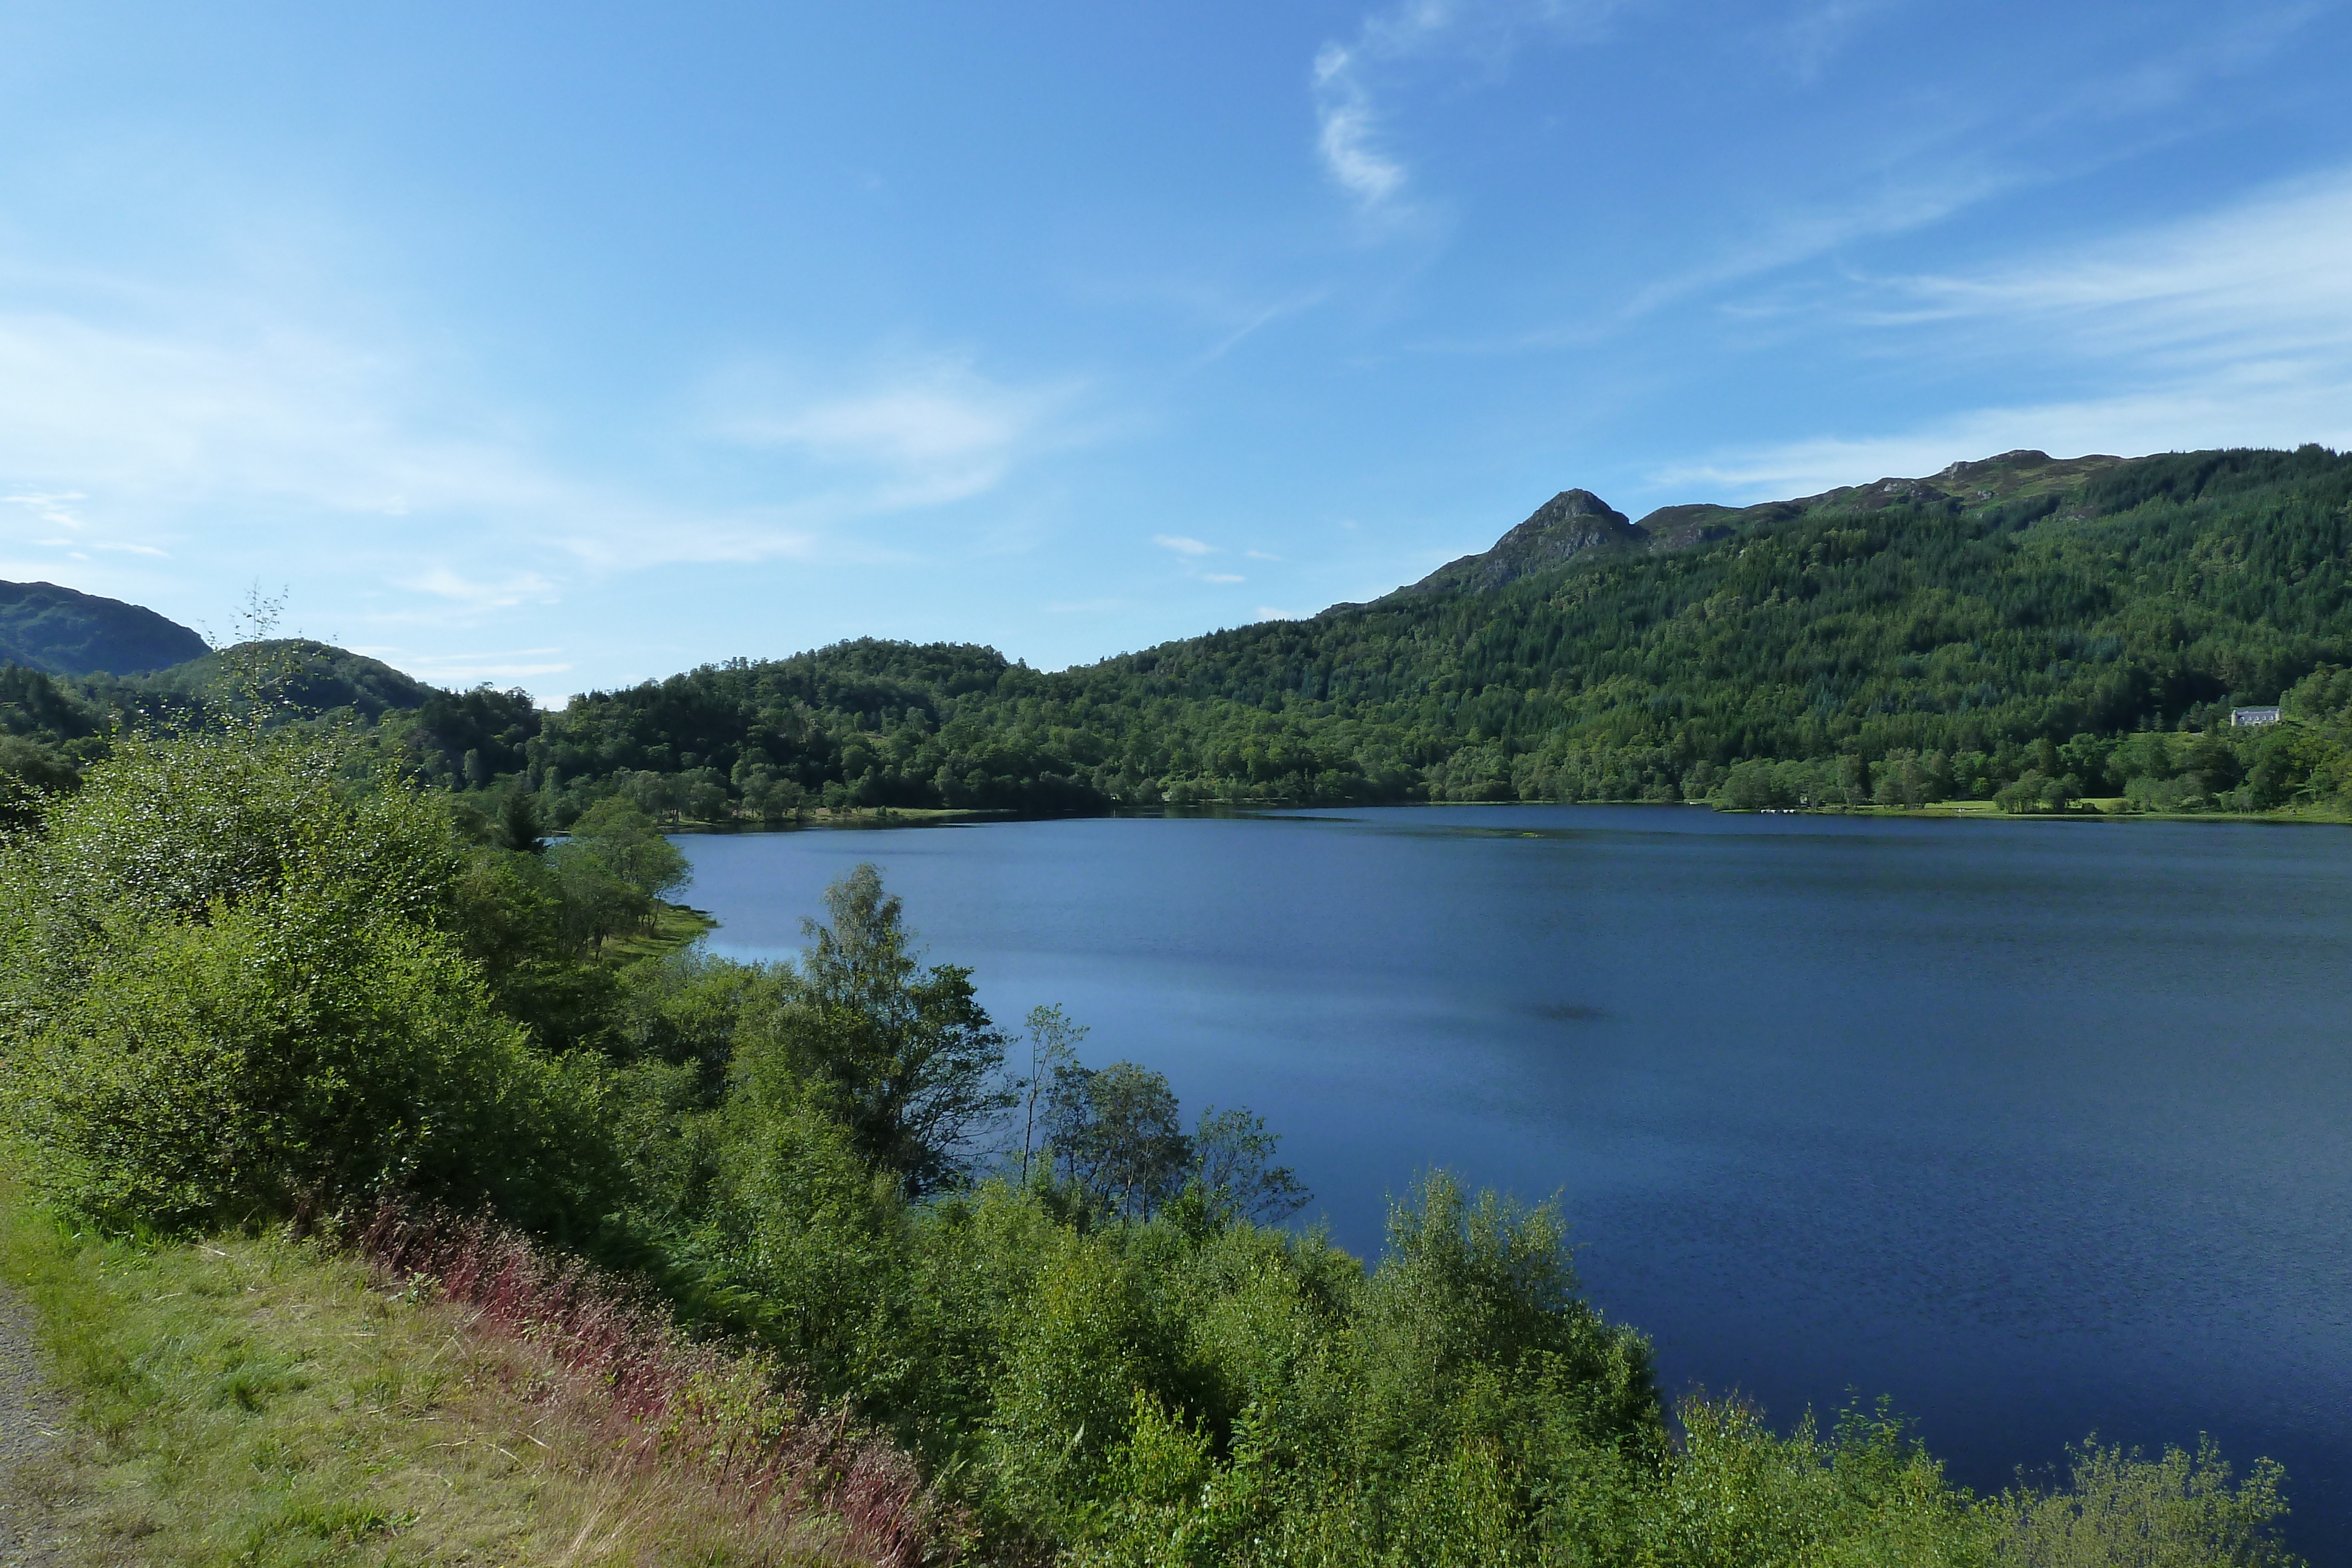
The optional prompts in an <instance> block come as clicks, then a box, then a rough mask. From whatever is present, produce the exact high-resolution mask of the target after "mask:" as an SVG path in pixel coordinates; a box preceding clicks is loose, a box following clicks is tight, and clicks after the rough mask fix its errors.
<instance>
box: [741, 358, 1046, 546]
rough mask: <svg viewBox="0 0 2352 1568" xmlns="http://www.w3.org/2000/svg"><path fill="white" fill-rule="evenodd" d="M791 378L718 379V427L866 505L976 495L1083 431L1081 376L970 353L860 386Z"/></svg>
mask: <svg viewBox="0 0 2352 1568" xmlns="http://www.w3.org/2000/svg"><path fill="white" fill-rule="evenodd" d="M784 380H785V378H783V377H781V376H778V375H776V374H775V373H773V372H772V371H759V370H741V369H739V370H736V371H730V372H728V373H726V374H724V375H722V376H721V377H719V378H718V382H717V384H716V385H715V386H714V388H713V390H712V392H711V401H712V402H713V403H714V405H715V409H716V412H715V413H713V414H712V416H711V418H710V421H709V430H710V432H711V434H713V435H715V436H717V437H718V438H719V439H720V440H722V441H726V442H730V443H732V444H738V445H741V446H746V447H751V448H758V449H765V450H768V451H772V452H777V453H782V454H788V455H792V456H793V457H795V458H798V459H799V460H801V461H802V462H803V463H805V464H807V465H810V466H811V467H812V468H813V469H814V470H817V471H818V472H819V473H820V474H822V475H824V476H825V477H826V478H828V479H830V480H833V481H834V482H835V484H834V488H833V491H832V494H833V496H834V498H835V504H836V505H840V506H843V507H847V508H849V509H851V510H856V511H891V510H900V509H906V508H910V507H930V506H942V505H947V504H949V503H951V502H955V501H961V500H966V499H969V498H971V497H974V496H979V495H982V494H983V493H985V492H987V491H990V490H992V489H994V488H995V487H996V486H998V485H1000V484H1001V483H1003V480H1004V479H1005V478H1006V476H1008V475H1009V474H1010V473H1011V472H1012V470H1013V468H1014V466H1015V465H1018V464H1020V463H1021V462H1023V461H1025V460H1026V459H1028V458H1031V457H1034V456H1036V455H1040V454H1042V453H1044V452H1045V451H1049V450H1053V449H1055V448H1058V447H1062V446H1066V445H1069V444H1074V443H1075V442H1076V441H1079V440H1083V439H1084V436H1083V435H1082V434H1080V433H1078V432H1076V431H1074V430H1073V429H1072V428H1070V426H1069V424H1068V423H1067V422H1066V420H1065V419H1064V418H1063V415H1064V413H1065V411H1066V409H1067V408H1068V406H1069V404H1070V403H1071V402H1072V401H1073V399H1074V398H1075V397H1076V394H1077V392H1078V391H1079V389H1078V388H1077V387H1076V385H1075V384H1072V383H1061V384H1054V385H1044V386H1013V385H1008V384H1006V383H1004V382H998V381H994V380H992V379H991V378H989V377H987V376H984V375H982V374H981V373H980V372H979V371H976V370H974V369H973V368H972V367H971V364H969V363H968V362H965V361H933V362H930V363H922V364H917V365H914V366H911V367H908V368H904V369H900V370H898V371H895V372H891V373H886V374H884V375H881V376H877V377H875V378H873V379H872V380H871V381H870V382H869V383H868V384H867V385H866V386H864V387H861V388H859V389H857V390H856V391H849V392H842V391H827V392H814V393H812V392H804V391H798V390H795V389H792V388H790V387H788V386H786V385H783V384H782V382H784ZM844 476H846V485H845V486H843V485H842V484H841V482H840V481H842V479H843V478H844Z"/></svg>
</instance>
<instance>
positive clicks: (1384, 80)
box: [1308, 0, 1621, 220]
mask: <svg viewBox="0 0 2352 1568" xmlns="http://www.w3.org/2000/svg"><path fill="white" fill-rule="evenodd" d="M1620 3H1621V0H1500V3H1496V0H1402V3H1400V4H1397V5H1390V6H1387V7H1385V8H1383V9H1381V10H1378V11H1374V12H1371V13H1370V14H1368V15H1367V16H1365V17H1364V18H1363V20H1362V21H1361V22H1360V24H1359V25H1358V26H1357V29H1356V33H1355V36H1354V37H1351V38H1349V39H1347V40H1346V41H1344V42H1342V41H1339V40H1336V39H1335V40H1330V41H1327V42H1326V43H1325V44H1324V45H1323V46H1322V47H1320V48H1319V49H1318V50H1316V52H1315V60H1314V63H1313V65H1312V67H1311V68H1310V69H1309V71H1308V84H1309V90H1310V92H1311V95H1312V98H1313V101H1314V106H1315V151H1316V155H1317V156H1318V158H1319V159H1320V160H1321V162H1322V164H1323V169H1324V172H1325V173H1327V174H1328V175H1329V176H1330V178H1331V181H1332V183H1334V184H1336V185H1338V186H1339V188H1340V189H1341V190H1343V191H1345V192H1346V193H1348V194H1349V197H1350V198H1351V199H1352V200H1353V201H1354V203H1355V204H1356V208H1357V211H1358V212H1359V213H1360V214H1361V215H1363V216H1364V217H1366V218H1370V219H1383V220H1393V219H1400V218H1403V217H1405V216H1407V215H1408V214H1410V213H1411V211H1412V203H1411V201H1410V200H1409V194H1410V187H1411V184H1412V168H1411V166H1410V165H1409V164H1408V163H1407V162H1405V160H1404V157H1403V155H1402V153H1400V152H1396V151H1395V150H1394V147H1393V144H1392V140H1391V136H1390V134H1389V130H1388V120H1389V115H1388V113H1387V111H1386V110H1384V109H1383V107H1382V102H1381V99H1382V97H1383V95H1384V93H1385V92H1386V91H1387V90H1388V89H1390V88H1391V86H1392V85H1393V78H1394V77H1395V76H1396V74H1397V73H1398V72H1399V71H1400V70H1402V68H1405V67H1407V66H1409V65H1411V64H1412V62H1414V61H1416V60H1419V59H1422V58H1424V57H1430V56H1435V55H1451V56H1459V57H1470V58H1473V59H1478V60H1483V61H1485V62H1486V63H1487V64H1488V65H1489V66H1490V67H1491V66H1497V65H1499V64H1500V63H1501V62H1502V61H1504V60H1506V59H1507V58H1508V57H1509V56H1510V55H1511V54H1512V53H1513V52H1514V51H1515V50H1516V49H1517V47H1519V44H1520V42H1521V40H1522V39H1523V38H1525V37H1528V36H1529V35H1530V34H1549V35H1552V36H1554V37H1572V36H1575V35H1578V34H1580V33H1589V32H1590V31H1591V29H1592V28H1594V27H1595V26H1598V25H1599V24H1600V23H1601V22H1603V21H1605V20H1606V19H1607V17H1608V16H1610V14H1611V13H1612V12H1613V11H1615V10H1616V9H1617V8H1618V6H1619V5H1620Z"/></svg>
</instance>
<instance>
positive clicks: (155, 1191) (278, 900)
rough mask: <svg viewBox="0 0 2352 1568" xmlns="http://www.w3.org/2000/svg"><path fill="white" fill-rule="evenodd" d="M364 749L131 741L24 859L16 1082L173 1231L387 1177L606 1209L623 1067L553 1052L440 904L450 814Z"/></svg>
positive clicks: (91, 1197) (6, 978) (8, 1016)
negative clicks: (367, 783)
mask: <svg viewBox="0 0 2352 1568" xmlns="http://www.w3.org/2000/svg"><path fill="white" fill-rule="evenodd" d="M340 761H341V759H340V758H339V757H338V756H337V755H336V753H335V751H334V748H332V747H322V746H317V745H311V744H306V743H303V742H300V741H296V740H290V739H289V740H280V741H272V742H263V743H255V744H236V743H232V742H229V741H225V740H201V739H200V740H181V741H174V742H169V743H152V742H151V743H138V744H132V745H129V746H126V747H122V748H121V749H120V750H119V751H118V753H117V755H116V756H115V757H114V758H112V759H110V760H109V761H107V762H105V763H103V764H100V765H99V766H98V767H96V768H93V769H92V771H91V774H90V777H89V782H88V784H87V786H86V787H85V788H84V789H83V790H82V791H81V792H80V793H79V794H78V795H76V796H74V797H72V798H70V799H69V800H64V801H62V802H60V803H59V804H58V806H56V807H55V808H54V809H53V810H51V811H50V812H49V813H48V816H47V827H46V831H44V832H42V833H40V834H38V835H37V836H35V837H32V838H29V839H27V840H26V841H22V842H20V843H19V844H18V845H16V847H15V848H13V849H12V850H10V851H9V852H7V854H6V855H5V859H0V889H5V893H6V894H7V900H6V909H5V915H0V951H4V952H5V967H0V1030H5V1036H0V1038H5V1048H0V1049H5V1072H4V1073H0V1089H5V1110H6V1113H7V1117H8V1120H9V1122H10V1123H11V1124H13V1125H14V1126H15V1127H16V1129H17V1131H18V1132H19V1133H20V1134H22V1135H23V1136H24V1137H25V1138H26V1140H27V1141H28V1143H29V1145H30V1146H31V1148H32V1150H33V1160H34V1165H35V1169H36V1172H37V1177H38V1179H39V1181H40V1183H41V1185H42V1186H43V1187H44V1188H45V1189H46V1190H47V1192H48V1193H49V1194H50V1195H51V1196H52V1197H56V1198H58V1199H59V1200H61V1201H63V1202H65V1203H67V1204H68V1205H70V1206H71V1207H75V1208H78V1209H79V1210H81V1211H83V1212H85V1213H88V1214H89V1215H91V1216H92V1217H93V1218H99V1219H100V1220H102V1221H104V1222H106V1223H109V1224H112V1225H118V1226H136V1225H152V1226H158V1227H164V1228H180V1227H186V1226H194V1225H203V1224H218V1223H225V1222H237V1221H245V1220H251V1219H257V1218H269V1217H273V1216H278V1215H283V1214H286V1213H288V1212H289V1211H290V1210H291V1209H293V1208H294V1207H296V1206H298V1205H315V1206H319V1207H324V1208H327V1209H335V1208H339V1207H344V1206H346V1205H348V1204H351V1203H352V1202H354V1201H358V1200H360V1199H362V1197H366V1196H368V1195H370V1194H373V1193H374V1192H377V1191H379V1190H396V1191H404V1192H410V1193H415V1194H418V1195H421V1196H429V1197H439V1198H443V1199H446V1200H448V1201H454V1202H463V1203H468V1204H471V1203H480V1202H485V1201H488V1202H493V1203H496V1204H497V1205H499V1207H502V1208H503V1209H505V1210H506V1211H507V1212H509V1213H510V1214H512V1215H514V1216H516V1217H517V1218H521V1219H523V1220H524V1221H526V1222H527V1223H534V1224H562V1223H567V1222H570V1221H572V1220H574V1219H577V1218H584V1217H586V1216H588V1215H592V1214H593V1213H594V1212H596V1211H597V1210H598V1208H599V1207H600V1205H601V1203H602V1201H603V1195H604V1194H606V1193H608V1192H609V1190H610V1188H611V1186H612V1180H613V1177H612V1175H611V1169H610V1167H611V1157H610V1151H609V1145H608V1143H607V1141H606V1138H605V1135H604V1130H603V1127H602V1125H601V1122H602V1116H603V1110H602V1103H603V1097H604V1089H603V1072H602V1069H601V1067H600V1066H599V1065H598V1064H597V1063H596V1062H594V1061H587V1060H569V1061H566V1060H559V1059H556V1058H551V1057H548V1056H545V1055H543V1054H541V1053H540V1052H539V1051H536V1050H535V1049H534V1048H533V1047H532V1045H531V1043H530V1039H529V1037H528V1035H527V1033H526V1031H525V1030H523V1029H522V1028H521V1027H520V1025H519V1024H518V1023H517V1022H515V1021H514V1020H513V1019H510V1018H509V1017H507V1016H504V1015H502V1014H501V1013H500V1012H499V1010H498V1009H497V1008H496V1007H495V1006H494V1005H493V1002H492V998H491V995H490V992H489V989H488V986H487V985H486V983H485V980H484V977H483V971H482V968H481V967H480V966H479V965H478V964H476V963H474V962H472V961H469V959H468V958H467V956H466V955H465V953H464V952H463V950H462V948H461V946H460V945H459V943H458V941H457V938H456V937H454V936H452V935H450V934H449V932H448V931H446V930H445V929H443V928H442V927H443V926H445V925H463V924H465V923H464V922H462V921H459V920H457V918H456V916H457V907H458V897H459V889H460V887H461V885H462V878H461V877H460V875H459V872H460V870H461V868H462V867H463V866H464V865H465V863H466V862H465V852H464V848H463V846H462V845H461V844H460V843H459V842H458V841H457V839H456V837H455V836H454V834H453V832H452V831H451V827H450V824H449V821H448V819H447V818H446V815H445V814H443V813H442V812H441V811H440V810H438V809H437V808H436V807H435V806H434V805H433V804H432V803H431V802H430V801H428V800H424V799H421V798H419V797H416V796H415V795H412V794H410V793H408V792H406V791H404V790H402V789H396V788H395V789H374V790H362V791H361V792H359V793H357V794H356V795H354V794H351V793H348V792H347V791H346V790H345V789H344V788H343V786H342V783H341V770H340Z"/></svg>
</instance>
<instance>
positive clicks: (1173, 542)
mask: <svg viewBox="0 0 2352 1568" xmlns="http://www.w3.org/2000/svg"><path fill="white" fill-rule="evenodd" d="M1151 542H1152V543H1153V544H1156V545H1158V546H1159V547H1160V549H1172V550H1174V551H1175V552H1176V553H1177V554H1178V555H1214V554H1216V553H1217V547H1216V546H1214V545H1212V544H1203V543H1202V542H1201V541H1200V540H1199V539H1196V538H1188V537H1187V536H1185V535H1183V534H1154V535H1152V536H1151Z"/></svg>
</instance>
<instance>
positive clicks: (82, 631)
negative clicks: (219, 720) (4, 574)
mask: <svg viewBox="0 0 2352 1568" xmlns="http://www.w3.org/2000/svg"><path fill="white" fill-rule="evenodd" d="M203 653H205V640H204V639H203V638H202V637H199V636H197V635H196V634H195V633H194V632H191V631H189V630H188V629H187V628H186V627H185V626H183V625H181V624H179V623H178V622H174V621H166V620H165V619H164V618H163V617H162V616H161V615H158V614H156V613H155V612H153V611H152V610H147V609H143V608H142V607H141V606H139V605H136V604H125V603H123V602H122V601H121V600H119V599H100V597H98V595H96V594H94V593H81V592H78V591H75V590H73V589H70V588H59V587H58V585H57V584H56V583H54V582H0V664H21V665H23V666H25V667H26V669H33V670H40V671H43V672H45V673H47V674H52V675H88V674H101V673H103V674H116V675H131V674H142V673H144V672H146V671H149V670H161V669H165V668H168V667H169V666H171V665H173V664H183V663H184V662H186V661H187V660H190V659H194V658H197V657H200V656H201V655H202V654H203Z"/></svg>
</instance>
